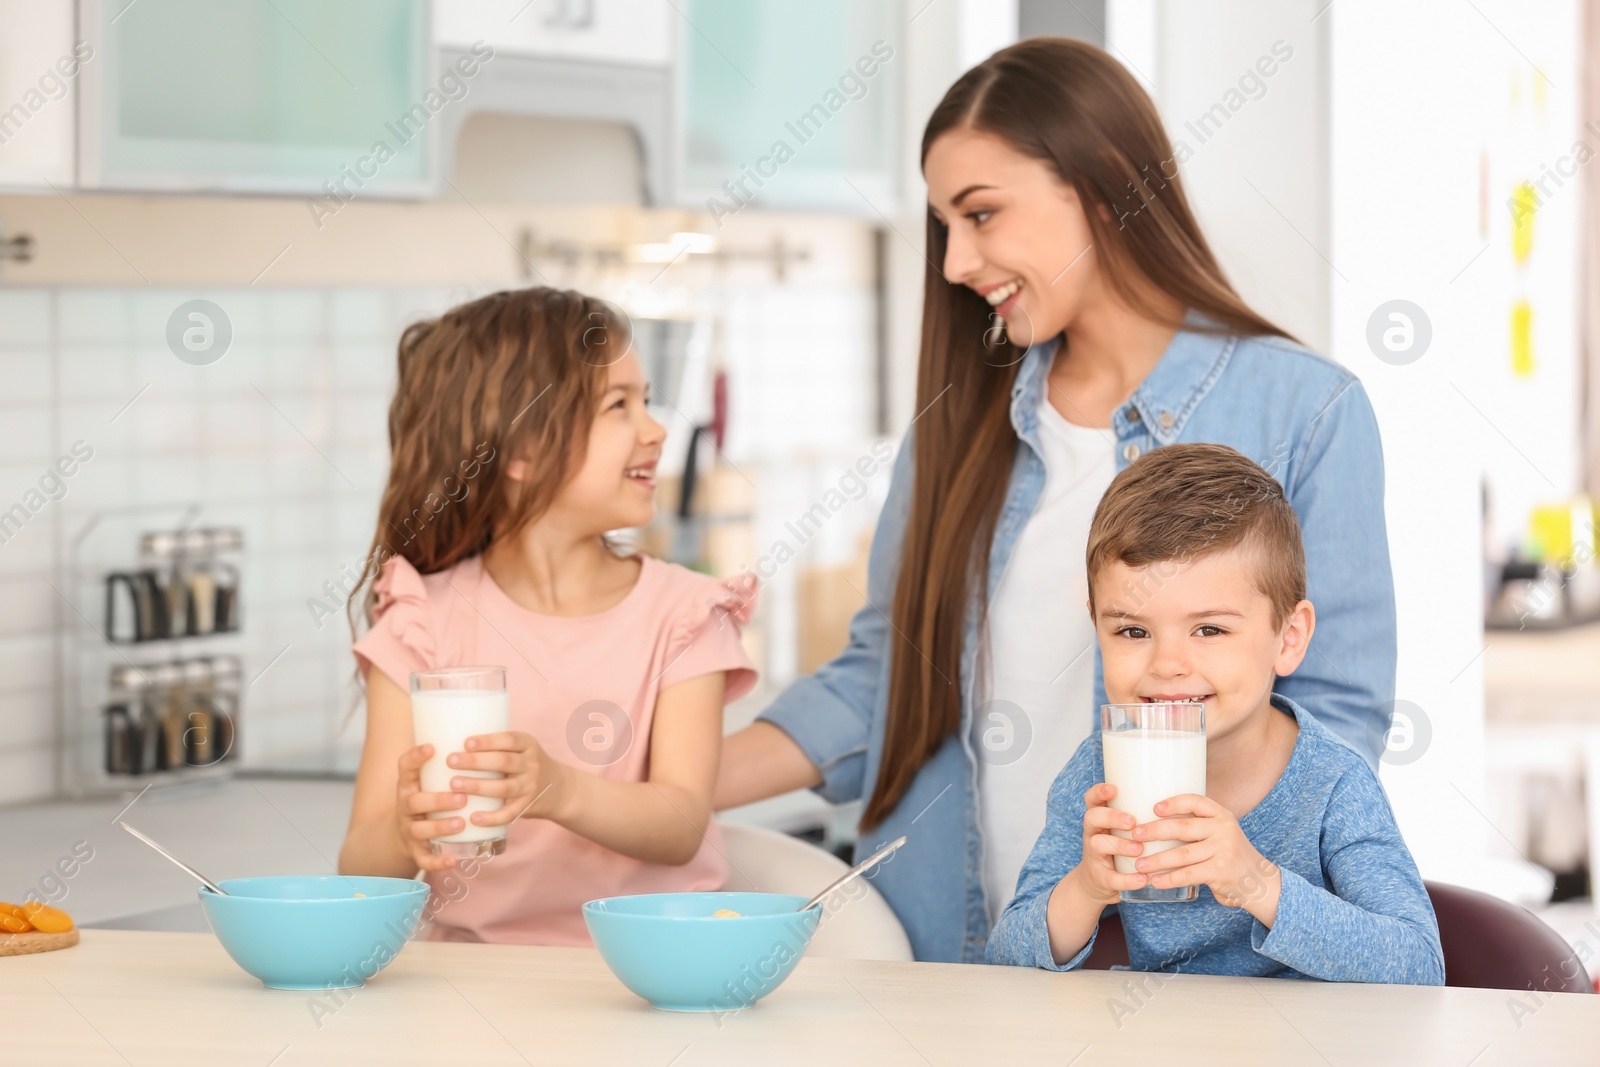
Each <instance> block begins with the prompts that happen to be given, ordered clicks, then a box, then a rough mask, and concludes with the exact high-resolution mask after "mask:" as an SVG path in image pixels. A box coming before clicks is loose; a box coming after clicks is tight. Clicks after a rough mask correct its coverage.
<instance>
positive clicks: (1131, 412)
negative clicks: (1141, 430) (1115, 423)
mask: <svg viewBox="0 0 1600 1067" xmlns="http://www.w3.org/2000/svg"><path fill="white" fill-rule="evenodd" d="M1128 421H1129V422H1138V421H1139V409H1138V408H1136V407H1134V406H1133V405H1132V404H1129V405H1128Z"/></svg>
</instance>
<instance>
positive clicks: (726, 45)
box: [677, 0, 905, 219]
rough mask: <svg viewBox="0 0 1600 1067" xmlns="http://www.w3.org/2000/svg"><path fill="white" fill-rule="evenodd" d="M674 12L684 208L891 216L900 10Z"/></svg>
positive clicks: (865, 2) (728, 3)
mask: <svg viewBox="0 0 1600 1067" xmlns="http://www.w3.org/2000/svg"><path fill="white" fill-rule="evenodd" d="M679 6H680V7H681V8H682V9H683V14H684V18H683V19H680V20H679V23H680V25H679V27H678V30H677V33H678V40H679V52H678V54H679V69H680V73H679V84H680V86H681V88H682V92H681V98H682V105H681V107H682V111H681V115H680V129H681V130H682V133H681V146H680V152H679V156H680V161H681V162H680V167H681V171H680V176H679V193H680V197H679V199H680V200H681V201H682V202H683V203H684V204H685V205H686V206H698V207H700V208H702V209H705V210H709V211H710V212H711V213H712V214H713V215H714V216H717V217H718V218H719V219H720V217H721V214H722V213H723V212H724V211H732V210H736V209H737V208H738V207H739V206H740V205H741V202H744V201H751V202H754V203H755V204H756V205H758V206H760V207H771V208H815V209H821V210H834V211H845V212H849V213H851V214H857V213H859V214H872V213H873V208H874V207H876V208H877V209H879V210H883V211H888V210H891V206H892V205H891V203H890V201H891V200H892V197H893V194H894V191H895V190H894V185H893V175H894V160H895V152H896V147H897V144H898V132H897V131H898V115H899V98H900V92H899V88H900V84H901V79H902V78H903V77H904V74H903V71H902V67H903V66H904V64H905V57H904V55H903V44H904V33H903V19H902V18H901V9H902V5H901V3H900V2H899V0H806V2H804V3H750V2H749V0H681V2H680V5H679ZM852 186H854V188H852ZM708 198H710V199H708ZM864 198H865V199H864Z"/></svg>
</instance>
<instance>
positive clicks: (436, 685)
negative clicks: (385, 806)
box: [411, 667, 511, 858]
mask: <svg viewBox="0 0 1600 1067" xmlns="http://www.w3.org/2000/svg"><path fill="white" fill-rule="evenodd" d="M411 723H412V728H413V730H414V731H415V733H416V743H417V744H419V745H432V746H433V755H432V756H430V757H428V762H426V763H424V764H423V765H422V791H423V792H424V793H454V792H457V790H454V789H451V788H450V780H451V779H452V778H503V777H505V776H504V775H502V774H500V773H499V772H498V771H476V770H467V769H465V768H457V767H451V766H450V765H449V764H448V763H447V762H446V761H447V760H448V759H449V757H450V754H451V753H453V752H465V751H466V750H467V738H469V737H472V736H473V735H475V734H494V733H503V732H505V731H506V730H509V729H510V728H511V726H510V715H509V712H508V710H507V705H506V669H505V668H504V667H450V668H447V669H444V670H437V671H418V672H417V673H415V674H413V675H412V676H411ZM462 795H463V796H465V797H466V798H467V803H466V806H465V807H462V808H457V809H456V810H454V811H435V812H429V813H428V818H430V819H444V818H449V817H451V816H455V817H459V818H460V819H461V820H462V821H463V822H465V823H466V826H465V828H464V829H462V830H460V831H459V832H457V833H453V834H446V835H445V836H443V837H436V838H434V839H433V840H432V842H431V844H432V847H433V853H434V855H436V856H456V857H459V858H471V857H485V856H497V855H499V854H500V853H502V852H504V851H505V848H506V828H505V827H504V826H478V825H477V824H475V823H474V822H473V821H472V813H473V812H475V811H498V810H499V808H500V806H501V805H502V804H503V803H504V801H503V800H501V799H500V798H499V797H486V796H483V795H481V794H478V793H463V794H462Z"/></svg>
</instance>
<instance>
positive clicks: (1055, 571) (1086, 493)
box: [972, 391, 1116, 921]
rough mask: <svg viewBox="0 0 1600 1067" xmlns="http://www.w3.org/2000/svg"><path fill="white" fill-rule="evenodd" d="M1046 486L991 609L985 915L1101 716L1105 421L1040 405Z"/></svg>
mask: <svg viewBox="0 0 1600 1067" xmlns="http://www.w3.org/2000/svg"><path fill="white" fill-rule="evenodd" d="M1039 439H1040V443H1041V444H1042V445H1043V447H1044V467H1045V483H1044V492H1043V494H1042V495H1041V497H1040V499H1039V505H1038V507H1037V508H1036V509H1035V511H1034V513H1033V517H1032V518H1031V519H1030V520H1029V521H1028V523H1027V525H1026V526H1024V527H1023V528H1022V532H1021V533H1020V534H1019V535H1018V537H1017V543H1016V545H1015V546H1014V548H1013V551H1012V554H1011V558H1010V560H1009V561H1007V563H1006V569H1005V573H1004V574H1003V575H1002V576H1001V578H1000V586H999V588H998V589H997V590H996V591H995V597H994V600H993V602H992V603H991V604H990V605H989V646H988V651H989V660H988V663H989V670H988V672H987V675H986V680H987V684H986V685H985V686H984V688H983V690H981V692H983V693H985V694H986V695H985V697H984V698H983V700H982V702H980V704H979V706H978V709H977V713H976V714H975V715H974V717H973V731H974V733H973V739H972V740H973V750H974V751H975V752H976V753H977V754H978V817H979V821H980V824H981V826H982V829H983V839H984V849H983V879H984V888H985V889H986V891H987V893H988V898H989V915H990V921H994V920H995V919H997V918H999V915H1000V912H1002V911H1003V910H1005V906H1006V905H1007V904H1008V903H1010V902H1011V897H1012V894H1013V893H1014V892H1015V891H1016V887H1017V875H1018V874H1019V873H1021V871H1022V864H1023V863H1024V862H1025V861H1026V860H1027V858H1028V853H1029V852H1031V851H1032V850H1033V845H1034V842H1035V841H1037V840H1038V837H1039V833H1040V832H1041V831H1042V830H1043V829H1044V816H1045V802H1046V799H1047V798H1048V796H1049V793H1050V784H1051V783H1052V782H1054V781H1055V778H1056V775H1057V774H1059V773H1060V772H1061V768H1062V767H1064V766H1066V763H1067V760H1068V759H1070V758H1071V757H1072V754H1073V752H1075V751H1077V748H1078V745H1079V744H1080V743H1081V742H1082V741H1083V739H1084V738H1085V737H1088V736H1089V729H1090V726H1091V724H1092V723H1093V722H1094V721H1095V709H1094V708H1093V707H1091V703H1092V702H1093V700H1094V662H1095V660H1094V648H1095V633H1094V626H1093V625H1092V624H1091V623H1090V621H1089V612H1088V609H1087V608H1086V607H1085V606H1084V603H1085V601H1086V600H1087V599H1088V596H1089V586H1088V577H1087V575H1086V574H1085V572H1084V566H1083V554H1084V550H1085V549H1086V548H1087V547H1088V543H1089V521H1090V520H1091V519H1092V518H1093V517H1094V509H1095V507H1096V505H1098V504H1099V503H1100V497H1101V496H1102V495H1103V494H1104V493H1105V491H1106V487H1107V486H1109V485H1110V484H1111V479H1112V478H1113V477H1115V475H1116V458H1115V453H1114V451H1113V450H1114V447H1115V438H1114V436H1113V435H1112V431H1111V430H1110V428H1109V427H1108V428H1105V429H1095V428H1093V427H1087V426H1078V425H1075V424H1073V423H1070V422H1068V421H1067V420H1066V419H1065V418H1063V417H1062V416H1061V413H1060V412H1058V411H1057V410H1056V409H1055V408H1054V407H1053V406H1052V405H1051V404H1050V401H1049V395H1048V391H1047V392H1046V393H1045V395H1044V398H1043V399H1042V400H1041V401H1040V404H1039Z"/></svg>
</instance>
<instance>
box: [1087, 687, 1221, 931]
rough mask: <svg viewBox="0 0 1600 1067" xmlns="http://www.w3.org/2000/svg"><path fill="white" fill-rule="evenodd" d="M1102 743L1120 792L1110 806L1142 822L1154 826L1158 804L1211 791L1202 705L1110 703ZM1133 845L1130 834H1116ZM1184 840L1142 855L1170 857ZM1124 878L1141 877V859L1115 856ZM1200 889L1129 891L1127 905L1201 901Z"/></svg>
mask: <svg viewBox="0 0 1600 1067" xmlns="http://www.w3.org/2000/svg"><path fill="white" fill-rule="evenodd" d="M1100 743H1101V747H1102V748H1103V750H1104V752H1105V770H1106V778H1105V780H1106V782H1107V783H1108V784H1109V785H1114V786H1116V787H1117V795H1116V796H1115V797H1113V798H1112V800H1111V807H1112V808H1114V809H1115V810H1117V811H1126V812H1128V813H1130V814H1132V815H1133V817H1134V818H1135V819H1137V820H1138V821H1139V822H1141V823H1147V822H1155V821H1156V812H1155V807H1156V804H1157V802H1159V801H1162V800H1166V799H1168V798H1170V797H1175V796H1177V795H1178V794H1180V793H1199V794H1200V795H1202V796H1204V795H1205V791H1206V706H1205V705H1204V704H1203V703H1201V702H1200V701H1196V700H1184V701H1154V702H1152V703H1149V704H1105V705H1102V706H1101V708H1100ZM1111 832H1112V833H1114V834H1116V835H1117V836H1118V837H1125V838H1128V839H1129V840H1132V838H1133V835H1132V834H1131V833H1129V832H1128V831H1126V830H1113V831H1111ZM1182 843H1183V842H1181V841H1146V842H1144V852H1143V853H1142V855H1145V856H1149V855H1152V854H1154V853H1157V852H1165V851H1166V850H1167V849H1169V848H1175V847H1177V846H1178V845H1181V844H1182ZM1112 859H1113V860H1114V861H1115V863H1116V865H1117V870H1118V871H1119V872H1121V873H1123V874H1137V873H1139V872H1138V871H1137V870H1136V869H1135V868H1134V863H1135V862H1136V861H1137V859H1138V857H1135V856H1113V857H1112ZM1199 898H1200V887H1199V886H1194V885H1185V886H1178V887H1176V888H1172V889H1157V888H1152V887H1150V886H1145V887H1144V888H1143V889H1124V890H1123V891H1122V900H1123V903H1126V904H1136V903H1149V902H1170V901H1182V900H1198V899H1199Z"/></svg>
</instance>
